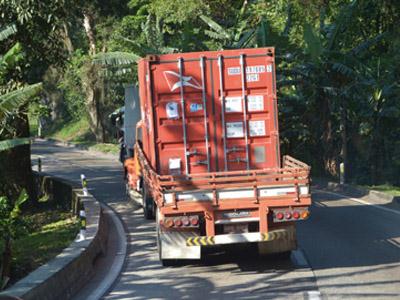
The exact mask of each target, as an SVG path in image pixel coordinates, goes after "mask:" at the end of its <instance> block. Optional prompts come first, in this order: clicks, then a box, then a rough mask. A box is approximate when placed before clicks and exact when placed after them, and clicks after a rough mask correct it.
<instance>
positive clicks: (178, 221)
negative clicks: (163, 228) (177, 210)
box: [174, 219, 182, 227]
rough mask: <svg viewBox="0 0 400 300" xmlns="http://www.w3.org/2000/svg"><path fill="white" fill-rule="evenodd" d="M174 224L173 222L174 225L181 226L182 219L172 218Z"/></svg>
mask: <svg viewBox="0 0 400 300" xmlns="http://www.w3.org/2000/svg"><path fill="white" fill-rule="evenodd" d="M174 224H175V226H176V227H181V226H182V221H181V219H175V220H174Z"/></svg>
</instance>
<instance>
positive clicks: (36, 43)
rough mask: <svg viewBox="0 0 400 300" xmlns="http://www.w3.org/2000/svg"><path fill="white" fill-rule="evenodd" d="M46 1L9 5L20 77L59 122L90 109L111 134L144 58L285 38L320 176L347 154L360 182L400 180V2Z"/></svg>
mask: <svg viewBox="0 0 400 300" xmlns="http://www.w3.org/2000/svg"><path fill="white" fill-rule="evenodd" d="M42 2H43V1H40V2H34V3H35V4H32V3H33V2H32V1H19V2H15V3H18V4H15V3H14V2H7V1H0V4H1V6H2V11H7V12H8V14H7V17H5V15H4V14H3V16H2V21H1V22H2V24H8V22H10V21H15V22H16V23H17V24H18V26H17V27H18V32H19V33H18V34H17V36H16V37H17V38H16V40H15V41H19V42H20V43H21V45H22V47H23V48H24V49H25V51H26V53H27V58H26V60H27V61H28V62H29V63H28V64H27V65H26V66H24V67H23V68H22V71H23V72H22V74H23V75H18V76H16V75H15V74H11V75H13V76H10V78H11V77H14V78H15V77H16V78H19V79H20V81H24V82H37V81H43V82H44V89H45V96H44V97H43V99H42V100H41V103H40V104H41V105H42V106H43V105H44V106H46V107H48V108H50V112H47V113H48V123H51V124H54V123H61V124H63V123H65V122H71V121H76V120H79V119H81V118H87V119H88V120H89V123H90V126H91V130H92V132H93V134H94V136H95V137H96V139H97V140H98V141H109V140H111V139H112V130H110V127H109V123H108V120H107V116H108V115H109V113H111V112H112V111H114V110H115V109H116V108H117V107H119V106H121V105H122V104H123V85H124V84H126V83H132V82H134V81H135V80H136V65H135V63H134V61H135V60H136V59H137V58H138V57H143V56H145V55H147V54H150V53H168V52H180V51H199V50H200V51H201V50H217V49H227V48H245V47H263V46H274V47H276V52H277V73H278V91H279V95H278V97H279V106H280V130H281V142H282V150H283V151H282V152H283V153H290V154H291V155H294V156H296V157H298V158H300V159H302V160H305V161H306V162H308V163H310V164H311V165H312V166H313V172H314V174H317V175H331V176H337V173H338V168H339V164H340V163H341V162H344V163H345V166H346V175H347V179H348V180H349V181H354V182H359V183H368V184H378V183H382V182H391V183H394V184H400V182H399V180H400V179H399V178H398V176H396V175H398V174H399V171H400V150H399V149H400V147H399V146H400V145H399V143H400V129H399V128H400V126H399V125H400V124H399V122H400V121H399V120H400V118H399V116H400V104H399V102H398V101H397V97H398V95H399V72H398V70H400V66H399V64H400V60H399V58H400V57H399V56H400V54H399V51H398V46H399V44H400V35H399V30H400V29H399V26H397V25H398V21H397V20H398V19H399V17H400V16H399V14H400V3H399V2H398V1H395V0H379V1H372V0H363V1H361V0H359V1H357V0H353V1H350V0H330V1H326V0H325V1H323V0H301V1H289V0H271V1H267V0H253V1H250V0H244V1H243V0H235V1H228V0H221V1H217V0H203V1H196V0H180V1H176V0H170V1H162V0H129V1H128V0H113V1H104V0H91V1H74V3H73V4H72V3H69V1H44V2H46V3H47V2H48V3H47V4H46V3H44V4H39V3H42ZM11 3H14V4H11ZM44 5H47V6H48V8H49V9H48V10H45V9H43V7H44ZM16 6H18V7H16ZM3 7H5V9H6V10H4V9H3ZM43 23H45V24H47V25H46V26H45V27H44V28H45V30H43V29H42V28H41V29H40V30H39V26H40V25H41V24H43ZM27 33H28V34H27ZM7 46H10V44H8V45H7ZM43 54H45V55H43ZM17 73H18V72H17ZM39 111H40V110H39Z"/></svg>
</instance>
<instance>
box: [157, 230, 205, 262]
mask: <svg viewBox="0 0 400 300" xmlns="http://www.w3.org/2000/svg"><path fill="white" fill-rule="evenodd" d="M196 236H198V234H196V233H195V232H180V231H164V232H163V231H160V236H159V238H160V243H161V245H160V246H161V257H160V258H161V259H200V258H201V247H200V246H191V247H188V246H187V245H186V240H187V239H188V238H190V237H196Z"/></svg>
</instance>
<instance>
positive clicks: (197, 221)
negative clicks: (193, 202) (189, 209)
mask: <svg viewBox="0 0 400 300" xmlns="http://www.w3.org/2000/svg"><path fill="white" fill-rule="evenodd" d="M190 223H191V224H192V225H193V226H197V225H198V224H199V219H198V218H197V217H195V218H191V219H190Z"/></svg>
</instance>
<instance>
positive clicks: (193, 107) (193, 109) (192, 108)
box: [190, 103, 203, 112]
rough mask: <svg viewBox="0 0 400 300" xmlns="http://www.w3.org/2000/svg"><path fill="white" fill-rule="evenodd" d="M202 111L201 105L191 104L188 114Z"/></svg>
mask: <svg viewBox="0 0 400 300" xmlns="http://www.w3.org/2000/svg"><path fill="white" fill-rule="evenodd" d="M200 110H203V104H200V103H191V104H190V112H198V111H200Z"/></svg>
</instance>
